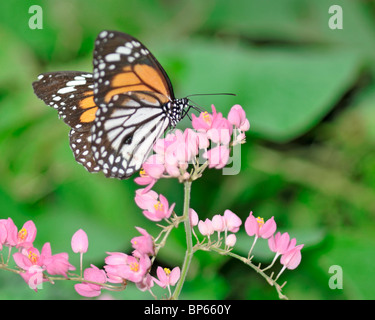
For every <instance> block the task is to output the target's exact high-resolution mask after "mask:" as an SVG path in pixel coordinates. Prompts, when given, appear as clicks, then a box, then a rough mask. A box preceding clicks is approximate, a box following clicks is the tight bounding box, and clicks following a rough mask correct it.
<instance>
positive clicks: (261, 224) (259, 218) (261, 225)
mask: <svg viewBox="0 0 375 320" xmlns="http://www.w3.org/2000/svg"><path fill="white" fill-rule="evenodd" d="M257 222H258V224H259V229H260V228H261V227H263V225H264V219H263V218H261V217H258V218H257Z"/></svg>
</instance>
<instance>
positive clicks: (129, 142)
mask: <svg viewBox="0 0 375 320" xmlns="http://www.w3.org/2000/svg"><path fill="white" fill-rule="evenodd" d="M160 98H163V97H160V95H159V94H156V93H154V92H133V93H126V94H117V95H114V96H113V97H112V99H111V101H110V102H109V103H108V106H105V107H104V106H103V107H101V108H99V109H98V111H97V114H96V119H95V122H94V124H93V127H92V142H91V144H92V150H93V152H94V158H95V161H96V162H97V163H98V165H99V166H100V167H102V168H103V169H102V170H103V172H104V174H105V175H106V176H107V177H112V178H118V179H126V178H128V177H130V176H131V175H132V174H134V172H136V171H139V170H140V169H141V167H142V164H143V162H144V161H145V160H146V158H147V156H148V155H149V153H150V151H151V149H152V147H153V145H154V143H155V141H156V140H157V139H158V138H159V137H160V136H161V135H162V134H163V133H164V132H165V130H166V129H167V128H168V126H169V119H168V117H167V116H166V113H165V112H164V111H163V108H162V101H161V100H160Z"/></svg>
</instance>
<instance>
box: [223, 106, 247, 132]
mask: <svg viewBox="0 0 375 320" xmlns="http://www.w3.org/2000/svg"><path fill="white" fill-rule="evenodd" d="M228 120H229V122H230V123H231V124H232V125H234V126H235V127H236V128H237V129H240V130H241V131H248V130H249V129H250V123H249V120H248V119H246V113H245V111H244V110H243V108H242V107H241V106H240V105H239V104H236V105H234V106H233V107H232V108H231V109H230V111H229V113H228Z"/></svg>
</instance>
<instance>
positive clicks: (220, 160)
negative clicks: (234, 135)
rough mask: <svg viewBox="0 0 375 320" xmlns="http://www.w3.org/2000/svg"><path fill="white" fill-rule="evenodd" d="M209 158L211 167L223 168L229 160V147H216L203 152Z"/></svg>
mask: <svg viewBox="0 0 375 320" xmlns="http://www.w3.org/2000/svg"><path fill="white" fill-rule="evenodd" d="M203 157H204V158H206V159H207V160H208V166H209V168H215V169H222V168H224V167H225V166H226V164H227V163H228V160H229V148H228V147H226V146H217V147H214V148H212V149H210V150H208V151H207V152H205V153H204V154H203Z"/></svg>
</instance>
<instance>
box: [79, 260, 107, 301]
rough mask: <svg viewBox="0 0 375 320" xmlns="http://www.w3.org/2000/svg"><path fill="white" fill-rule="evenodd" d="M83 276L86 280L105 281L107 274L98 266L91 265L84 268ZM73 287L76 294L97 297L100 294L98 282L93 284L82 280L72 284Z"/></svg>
mask: <svg viewBox="0 0 375 320" xmlns="http://www.w3.org/2000/svg"><path fill="white" fill-rule="evenodd" d="M83 278H84V279H85V280H87V281H92V282H97V283H106V282H107V276H106V274H105V272H104V270H101V269H99V268H98V267H96V266H94V265H93V264H92V265H91V268H87V269H85V271H84V272H83ZM74 289H75V290H76V291H77V293H78V294H80V295H81V296H84V297H97V296H99V295H100V294H101V289H102V286H101V285H100V284H94V283H89V282H84V281H83V282H82V283H78V284H76V285H74Z"/></svg>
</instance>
